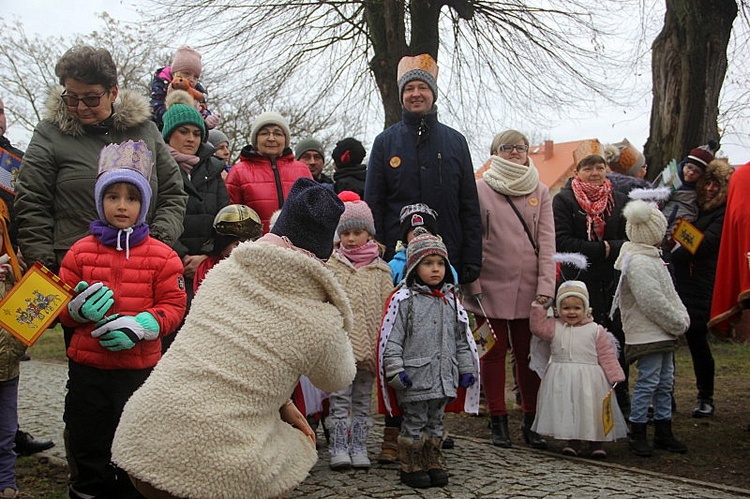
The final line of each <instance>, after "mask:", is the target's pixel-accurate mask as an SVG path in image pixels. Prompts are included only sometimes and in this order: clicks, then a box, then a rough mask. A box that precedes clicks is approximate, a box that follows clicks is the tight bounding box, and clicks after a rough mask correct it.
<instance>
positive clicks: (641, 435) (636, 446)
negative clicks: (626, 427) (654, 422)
mask: <svg viewBox="0 0 750 499" xmlns="http://www.w3.org/2000/svg"><path fill="white" fill-rule="evenodd" d="M647 432H648V423H633V422H631V423H630V440H629V441H628V448H629V449H630V452H632V453H633V454H635V455H636V456H639V457H651V456H653V455H654V451H653V449H651V446H650V445H648V437H647Z"/></svg>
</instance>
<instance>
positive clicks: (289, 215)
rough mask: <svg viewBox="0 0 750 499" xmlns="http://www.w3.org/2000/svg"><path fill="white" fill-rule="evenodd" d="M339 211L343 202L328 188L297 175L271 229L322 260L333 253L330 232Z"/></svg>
mask: <svg viewBox="0 0 750 499" xmlns="http://www.w3.org/2000/svg"><path fill="white" fill-rule="evenodd" d="M343 212H344V203H343V201H341V200H340V199H339V198H338V196H336V194H335V193H334V192H333V191H332V190H331V189H328V188H326V187H324V186H323V185H321V184H319V183H317V182H316V181H314V180H312V179H309V178H304V177H302V178H298V179H297V180H296V181H295V182H294V185H292V188H291V190H290V191H289V194H288V196H287V198H286V201H285V202H284V206H283V208H282V209H281V213H280V214H279V218H278V220H276V223H275V224H274V226H273V229H271V232H272V233H273V234H276V235H277V236H286V237H287V238H289V240H290V241H291V242H292V244H294V245H295V246H297V247H298V248H302V249H305V250H307V251H309V252H311V253H314V254H315V256H317V257H318V258H320V259H321V260H325V259H327V258H328V257H329V256H331V253H332V252H333V235H334V232H335V231H336V227H337V226H338V224H339V218H340V217H341V214H342V213H343Z"/></svg>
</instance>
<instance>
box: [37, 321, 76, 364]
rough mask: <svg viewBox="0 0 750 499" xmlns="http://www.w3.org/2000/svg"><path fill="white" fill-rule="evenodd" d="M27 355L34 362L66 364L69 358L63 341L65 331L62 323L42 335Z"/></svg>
mask: <svg viewBox="0 0 750 499" xmlns="http://www.w3.org/2000/svg"><path fill="white" fill-rule="evenodd" d="M27 353H28V354H29V356H30V357H31V358H32V359H34V360H42V361H45V362H56V363H60V364H64V363H65V362H66V361H67V358H66V356H65V340H64V339H63V330H62V326H61V325H60V323H59V322H58V323H57V324H56V325H55V327H53V328H49V329H47V330H46V331H45V332H44V333H42V335H41V336H40V337H39V339H38V340H37V341H36V343H34V345H33V346H31V347H30V348H29V349H28V350H27Z"/></svg>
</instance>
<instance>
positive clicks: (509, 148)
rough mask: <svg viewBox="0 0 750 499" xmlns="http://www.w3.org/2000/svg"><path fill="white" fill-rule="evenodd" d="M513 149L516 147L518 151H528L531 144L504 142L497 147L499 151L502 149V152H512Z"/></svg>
mask: <svg viewBox="0 0 750 499" xmlns="http://www.w3.org/2000/svg"><path fill="white" fill-rule="evenodd" d="M513 149H515V150H516V152H528V150H529V146H527V145H526V144H520V145H514V144H503V145H501V146H500V147H498V148H497V150H498V151H502V152H511V151H512V150H513Z"/></svg>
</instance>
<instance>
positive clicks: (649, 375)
mask: <svg viewBox="0 0 750 499" xmlns="http://www.w3.org/2000/svg"><path fill="white" fill-rule="evenodd" d="M636 367H637V369H638V379H637V380H636V382H635V387H634V388H633V399H632V401H631V405H630V422H631V423H647V422H648V417H647V414H648V406H649V404H651V403H652V402H653V404H654V419H655V420H659V421H661V420H664V419H672V384H673V382H674V355H673V352H657V353H651V354H647V355H643V356H641V357H639V358H638V361H637V362H636Z"/></svg>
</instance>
